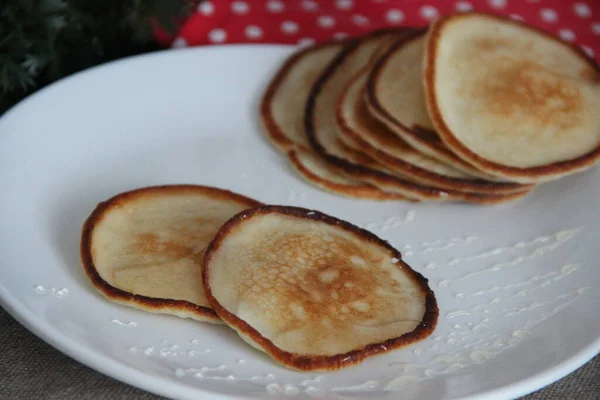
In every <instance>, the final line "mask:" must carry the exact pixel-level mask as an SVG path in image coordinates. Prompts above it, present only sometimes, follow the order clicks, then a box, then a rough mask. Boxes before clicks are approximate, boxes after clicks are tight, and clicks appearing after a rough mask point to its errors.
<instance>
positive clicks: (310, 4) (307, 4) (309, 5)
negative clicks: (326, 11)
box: [302, 0, 319, 11]
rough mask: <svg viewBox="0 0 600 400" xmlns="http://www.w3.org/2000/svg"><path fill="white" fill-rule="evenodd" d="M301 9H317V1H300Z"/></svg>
mask: <svg viewBox="0 0 600 400" xmlns="http://www.w3.org/2000/svg"><path fill="white" fill-rule="evenodd" d="M302 9H303V10H306V11H317V10H318V9H319V3H317V2H316V1H312V0H304V1H303V2H302Z"/></svg>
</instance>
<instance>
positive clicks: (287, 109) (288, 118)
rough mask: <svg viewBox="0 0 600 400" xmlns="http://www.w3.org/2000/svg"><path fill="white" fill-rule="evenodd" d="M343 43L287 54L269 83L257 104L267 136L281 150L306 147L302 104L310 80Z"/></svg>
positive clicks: (318, 73)
mask: <svg viewBox="0 0 600 400" xmlns="http://www.w3.org/2000/svg"><path fill="white" fill-rule="evenodd" d="M343 47H344V45H343V42H327V43H324V44H320V45H317V46H312V47H308V48H305V49H304V50H300V51H298V52H296V53H294V54H293V55H292V56H291V57H289V58H288V59H287V60H286V61H285V63H284V64H283V66H282V67H281V68H280V69H279V71H278V72H277V74H276V75H275V77H274V78H273V80H272V81H271V82H270V83H269V86H268V88H267V90H266V91H265V94H264V96H263V98H262V101H261V104H260V117H261V122H262V125H263V127H264V131H265V133H266V135H267V138H268V139H269V140H270V141H271V142H272V143H273V144H274V145H275V146H276V147H277V148H278V149H279V150H281V151H283V152H287V151H288V150H289V149H291V148H297V147H300V148H303V149H305V150H307V149H310V145H309V144H308V141H307V139H306V135H305V133H304V126H303V117H304V107H305V103H306V99H307V98H308V94H309V92H310V89H311V87H312V85H313V83H314V82H315V81H316V80H317V79H318V77H319V76H320V75H321V73H322V72H323V70H324V69H325V68H326V67H327V65H329V63H330V62H331V60H333V59H334V58H335V56H336V55H337V54H339V52H340V51H341V50H342V48H343Z"/></svg>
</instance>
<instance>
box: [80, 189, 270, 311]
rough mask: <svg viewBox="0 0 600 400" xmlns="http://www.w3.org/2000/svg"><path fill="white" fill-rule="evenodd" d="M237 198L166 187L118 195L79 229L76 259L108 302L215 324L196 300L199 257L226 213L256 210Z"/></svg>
mask: <svg viewBox="0 0 600 400" xmlns="http://www.w3.org/2000/svg"><path fill="white" fill-rule="evenodd" d="M260 205H261V203H259V202H258V201H256V200H252V199H250V198H248V197H244V196H241V195H239V194H236V193H233V192H230V191H227V190H221V189H217V188H211V187H206V186H195V185H169V186H155V187H148V188H142V189H137V190H133V191H129V192H125V193H121V194H118V195H116V196H114V197H112V198H111V199H109V200H107V201H104V202H102V203H100V204H98V206H97V207H96V209H95V210H94V211H93V212H92V214H91V215H90V216H89V218H88V219H87V220H86V221H85V223H84V225H83V231H82V236H81V261H82V263H83V267H84V270H85V272H86V274H87V276H88V277H89V279H90V280H91V281H92V284H93V285H94V286H95V287H96V289H97V290H98V291H99V292H100V293H101V294H103V295H104V296H106V297H107V298H108V299H109V300H112V301H114V302H116V303H119V304H123V305H126V306H130V307H134V308H138V309H141V310H144V311H149V312H154V313H162V314H171V315H176V316H178V317H182V318H191V319H194V320H198V321H206V322H213V323H220V319H219V318H218V317H217V315H216V313H215V312H214V311H213V310H212V308H210V306H209V303H208V301H207V300H206V297H205V295H204V288H203V286H202V281H201V276H200V270H201V266H202V260H203V258H204V251H205V249H206V247H207V246H208V244H209V242H210V241H211V240H212V239H213V237H214V235H215V233H216V232H217V230H218V229H219V228H220V227H221V225H223V223H224V222H225V221H227V220H228V219H229V218H231V217H232V216H233V215H235V214H237V213H239V212H240V211H242V210H245V209H247V208H250V207H257V206H260Z"/></svg>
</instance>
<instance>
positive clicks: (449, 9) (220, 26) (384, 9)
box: [160, 0, 600, 59]
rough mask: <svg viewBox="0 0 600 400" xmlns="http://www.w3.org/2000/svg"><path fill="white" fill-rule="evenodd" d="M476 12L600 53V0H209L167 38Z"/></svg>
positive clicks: (302, 33)
mask: <svg viewBox="0 0 600 400" xmlns="http://www.w3.org/2000/svg"><path fill="white" fill-rule="evenodd" d="M471 10H475V11H484V12H492V13H496V14H501V15H508V16H510V17H512V18H515V19H518V20H523V21H525V22H527V23H529V24H531V25H535V26H537V27H540V28H542V29H544V30H547V31H549V32H551V33H553V34H555V35H557V36H559V37H561V38H562V39H564V40H566V41H570V42H574V43H577V44H578V45H580V46H582V48H583V49H584V50H585V51H586V52H587V53H588V54H590V55H592V56H595V57H596V58H597V59H600V0H588V1H581V0H579V1H575V0H457V1H454V0H452V1H451V0H437V1H435V0H429V1H427V0H426V1H421V0H404V1H401V0H321V1H315V0H286V1H284V0H246V1H241V0H212V1H209V0H206V1H201V2H200V4H199V5H198V6H197V8H196V10H195V11H194V13H193V15H192V16H190V17H189V18H188V19H187V20H186V21H184V22H183V24H182V25H181V26H180V29H179V32H178V34H177V35H176V36H175V37H174V38H166V37H164V36H160V39H161V40H163V41H164V42H165V43H166V44H169V45H170V46H172V47H186V46H198V45H208V44H227V43H282V44H300V45H303V44H311V43H315V42H319V41H323V40H326V39H330V38H342V37H345V36H353V35H357V34H361V33H364V32H368V31H371V30H373V29H377V28H384V27H393V26H423V25H427V24H428V23H429V22H430V21H432V20H433V19H435V18H437V17H439V16H441V15H446V14H450V13H454V12H465V11H471Z"/></svg>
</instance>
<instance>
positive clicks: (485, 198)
mask: <svg viewBox="0 0 600 400" xmlns="http://www.w3.org/2000/svg"><path fill="white" fill-rule="evenodd" d="M388 35H389V34H388ZM385 38H386V34H379V33H374V34H371V35H367V36H365V37H364V38H361V39H358V40H353V41H350V42H348V44H346V45H345V46H344V49H343V50H342V52H341V53H340V54H339V55H338V56H337V57H335V58H334V60H333V61H332V62H331V64H330V65H329V66H328V67H327V68H326V69H325V71H324V72H323V74H322V75H321V76H320V78H319V79H318V80H317V82H316V83H315V84H314V86H313V89H312V91H311V93H310V95H309V98H308V103H307V106H306V114H305V128H306V134H307V136H308V139H309V142H310V144H311V146H312V148H313V149H314V151H315V152H316V153H317V154H319V155H320V156H321V157H322V158H323V159H325V160H326V161H327V162H329V163H330V164H331V165H332V166H334V167H336V168H338V169H341V170H343V171H344V173H345V174H346V175H348V176H351V177H352V178H354V179H357V180H360V181H362V182H366V183H369V184H371V185H373V186H375V187H377V188H379V189H380V190H383V191H386V192H391V193H397V194H400V195H402V196H405V197H407V198H410V199H416V200H451V201H466V202H472V203H480V204H496V203H501V202H505V201H509V200H512V199H514V198H516V197H521V196H522V195H523V194H524V193H517V194H516V195H515V194H513V193H509V194H506V195H505V194H498V195H487V194H485V195H484V194H478V193H466V192H459V191H455V190H448V189H441V188H438V187H433V186H427V185H420V184H417V183H414V182H411V181H409V180H407V179H405V178H403V177H400V176H397V175H394V174H393V173H391V172H390V171H388V170H386V169H385V168H384V167H382V166H378V165H377V164H373V163H371V162H369V163H367V164H366V165H365V157H364V155H363V154H361V153H359V152H356V151H353V149H351V148H349V147H348V146H345V145H344V143H343V142H342V141H341V140H340V139H339V135H338V133H337V128H336V122H335V109H336V105H337V101H338V99H339V96H340V95H341V94H342V92H343V90H344V88H345V87H346V85H347V84H348V82H349V81H350V80H351V79H352V78H353V77H354V76H355V75H356V74H357V73H358V72H360V70H362V68H364V67H365V66H366V65H367V63H368V62H369V59H370V58H371V57H372V55H373V53H374V51H376V49H377V47H378V46H379V45H380V44H381V43H382V41H383V40H384V39H385Z"/></svg>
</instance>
